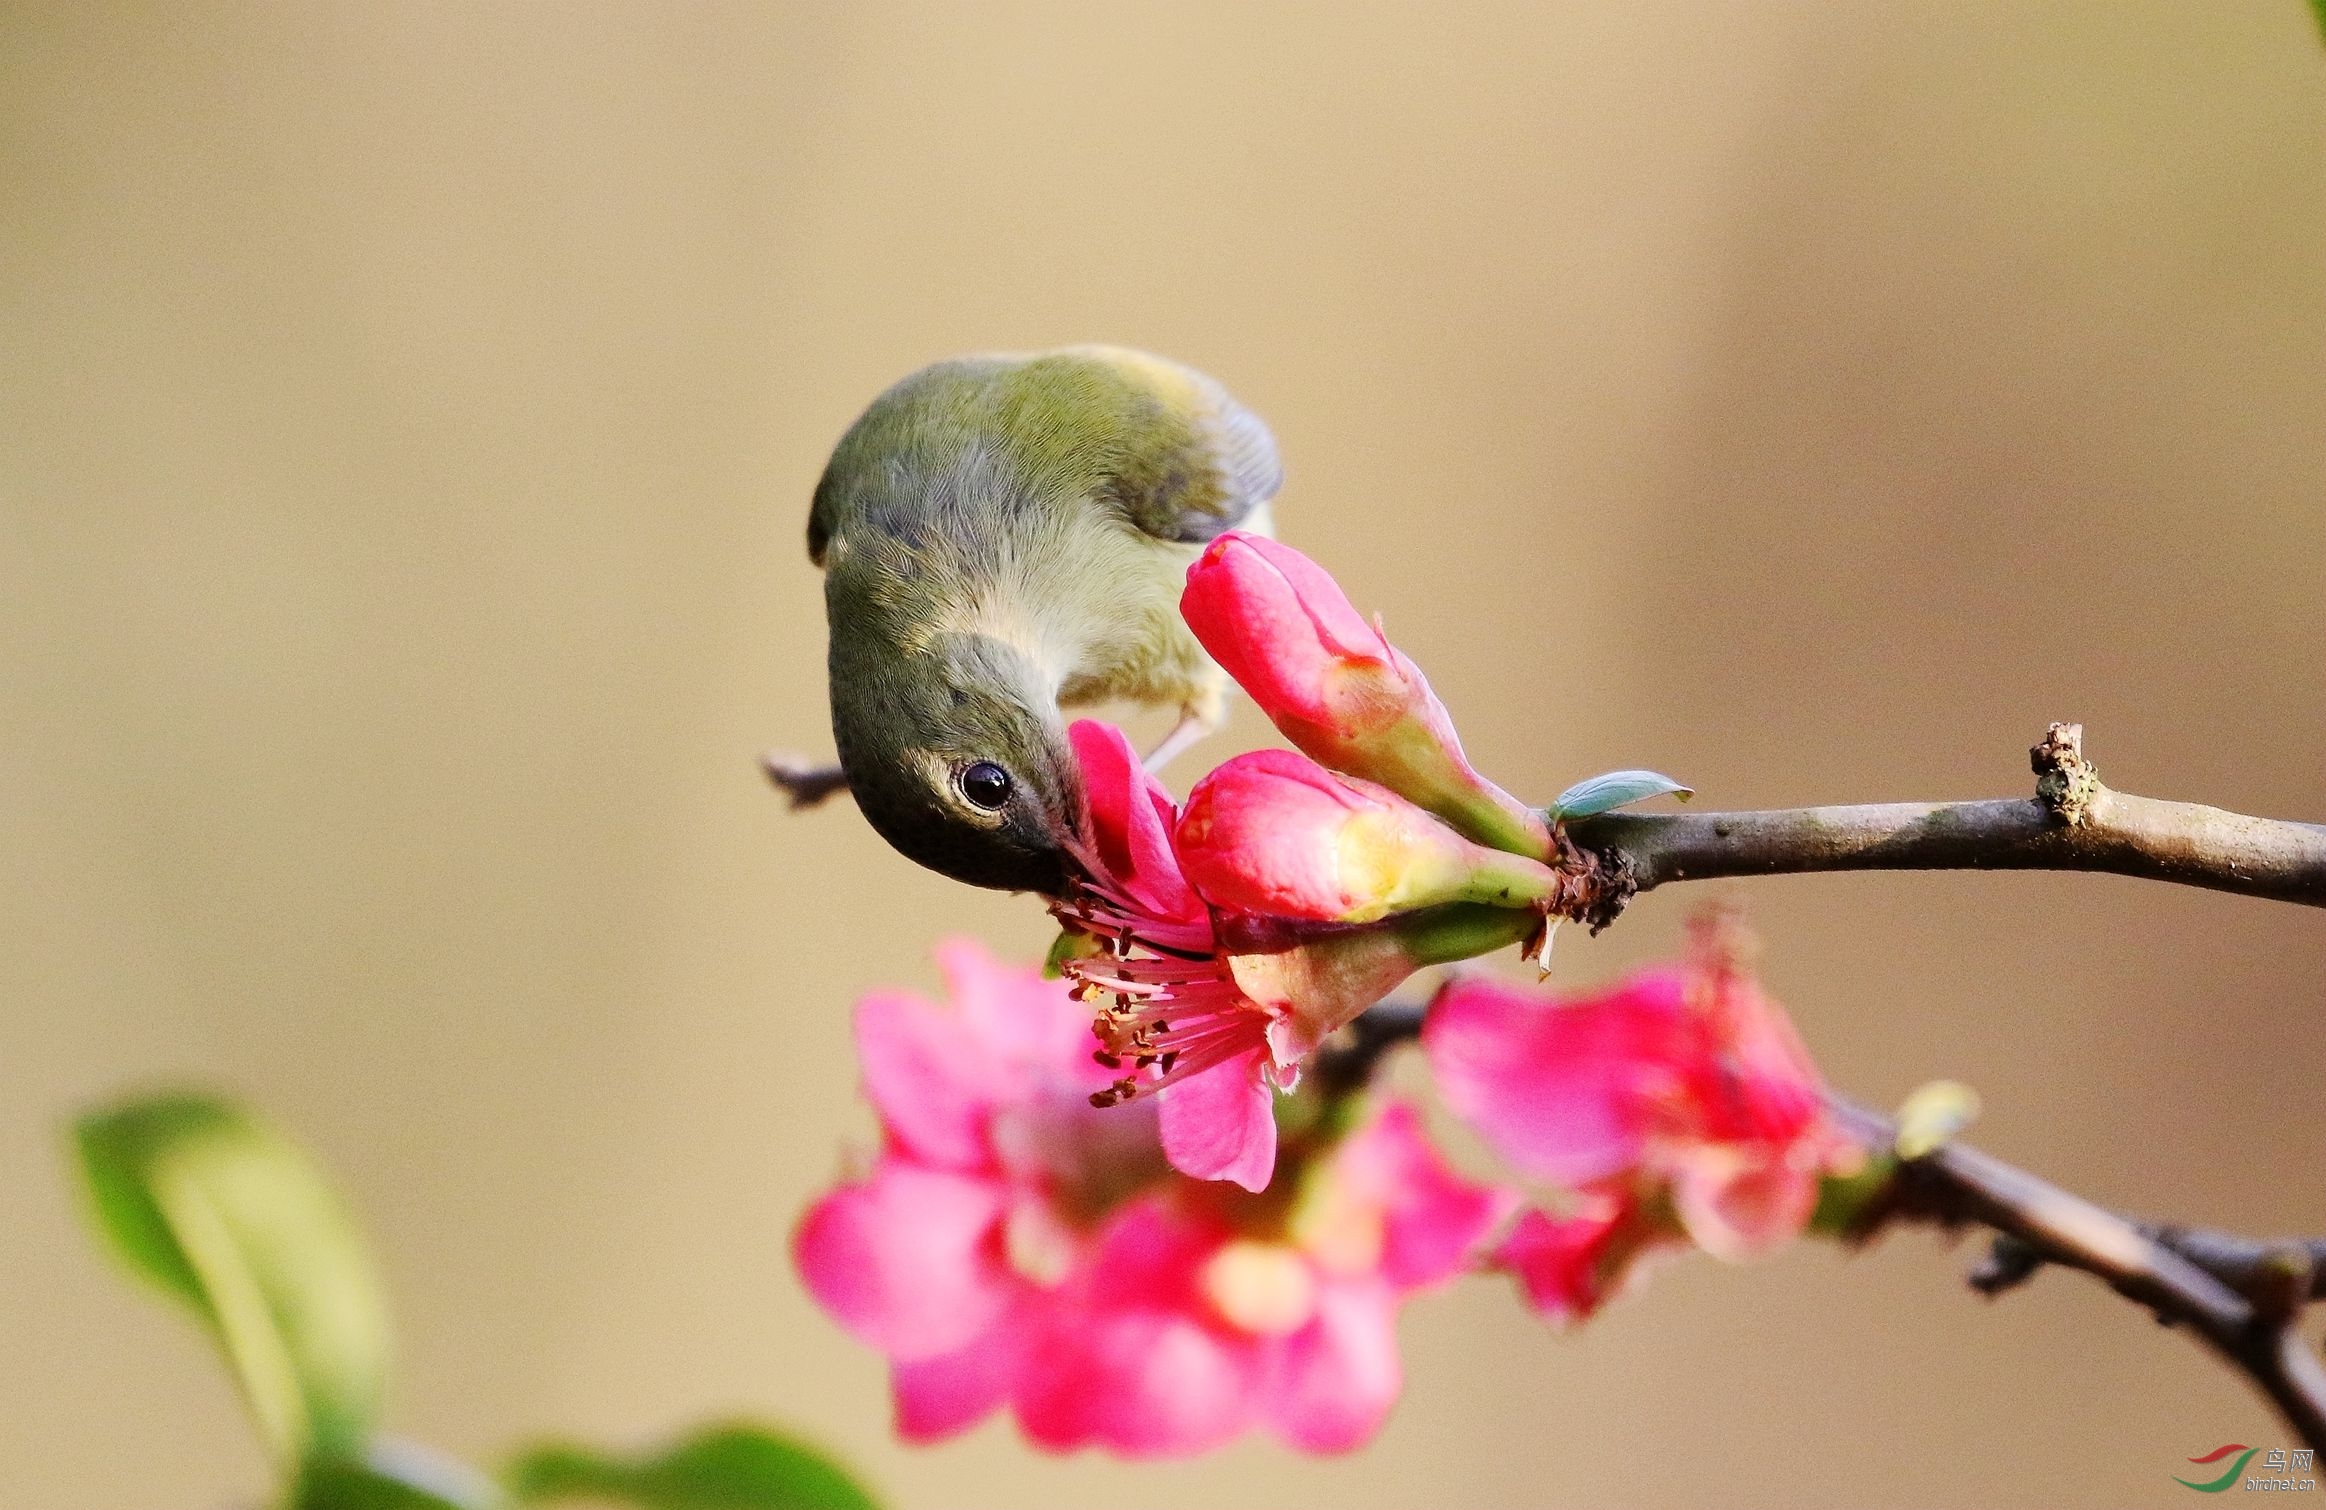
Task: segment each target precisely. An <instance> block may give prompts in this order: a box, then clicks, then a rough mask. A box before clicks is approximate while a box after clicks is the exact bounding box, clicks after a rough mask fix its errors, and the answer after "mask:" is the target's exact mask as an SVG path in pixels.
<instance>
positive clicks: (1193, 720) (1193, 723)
mask: <svg viewBox="0 0 2326 1510" xmlns="http://www.w3.org/2000/svg"><path fill="white" fill-rule="evenodd" d="M1219 726H1220V720H1219V715H1218V714H1216V713H1209V712H1205V711H1203V710H1201V709H1198V708H1188V709H1185V710H1184V711H1182V712H1181V713H1180V715H1179V722H1177V723H1175V724H1173V725H1172V726H1171V732H1170V733H1168V734H1166V735H1164V736H1163V739H1162V742H1161V743H1159V744H1157V745H1156V746H1155V748H1154V749H1152V750H1149V751H1148V752H1147V758H1146V760H1145V761H1144V762H1143V764H1144V765H1145V766H1146V768H1147V774H1148V775H1150V776H1153V775H1156V774H1158V773H1159V772H1161V771H1162V769H1163V768H1164V767H1165V766H1167V765H1169V764H1171V762H1172V761H1174V760H1176V759H1178V758H1179V757H1180V756H1181V755H1184V754H1186V753H1187V752H1188V751H1189V750H1190V749H1192V748H1193V747H1194V746H1196V745H1198V744H1200V743H1202V742H1203V740H1204V738H1205V737H1206V736H1207V735H1209V734H1210V733H1211V732H1212V731H1213V730H1214V729H1217V728H1218V727H1219Z"/></svg>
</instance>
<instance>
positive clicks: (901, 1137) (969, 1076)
mask: <svg viewBox="0 0 2326 1510" xmlns="http://www.w3.org/2000/svg"><path fill="white" fill-rule="evenodd" d="M856 1058H857V1062H858V1064H859V1066H860V1067H861V1069H862V1071H863V1074H864V1091H865V1094H866V1095H867V1096H869V1097H871V1098H872V1105H873V1108H874V1109H875V1110H876V1111H878V1112H879V1113H880V1125H881V1127H882V1128H883V1129H884V1130H885V1131H886V1132H887V1133H888V1135H889V1138H890V1139H891V1140H892V1141H893V1142H894V1143H895V1144H896V1145H897V1146H899V1147H901V1148H903V1149H905V1150H906V1151H908V1152H909V1153H911V1154H912V1155H913V1156H914V1157H915V1158H917V1159H919V1160H921V1161H922V1162H924V1163H928V1164H934V1165H939V1166H942V1167H946V1168H952V1169H961V1170H974V1169H977V1168H980V1167H982V1166H984V1165H985V1164H986V1163H987V1162H988V1161H989V1160H988V1155H987V1151H986V1144H985V1117H986V1112H987V1109H988V1107H989V1106H990V1104H991V1103H992V1101H993V1100H995V1099H999V1098H1001V1097H1005V1096H1007V1095H1008V1094H1009V1089H1010V1087H1009V1084H1008V1081H1007V1079H1006V1078H1005V1077H1004V1076H1003V1075H1002V1073H1001V1070H1000V1067H999V1065H998V1064H997V1062H996V1061H995V1059H994V1057H993V1056H992V1055H991V1054H990V1053H988V1052H987V1051H986V1050H985V1046H984V1044H983V1043H982V1042H979V1041H976V1040H974V1039H973V1038H972V1037H971V1035H970V1034H968V1033H966V1032H965V1031H963V1024H962V1021H961V1018H960V1017H959V1015H958V1014H956V1013H953V1012H949V1011H947V1010H945V1009H944V1008H943V1007H939V1006H937V1005H935V1004H934V1003H932V1002H927V1001H923V1000H922V999H921V998H919V997H918V996H914V995H911V994H909V993H907V992H903V991H875V992H872V993H871V994H869V995H867V996H865V997H864V998H863V999H862V1000H861V1001H859V1002H857V1004H856Z"/></svg>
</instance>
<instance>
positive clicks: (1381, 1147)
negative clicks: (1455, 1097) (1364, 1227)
mask: <svg viewBox="0 0 2326 1510" xmlns="http://www.w3.org/2000/svg"><path fill="white" fill-rule="evenodd" d="M1335 1173H1336V1175H1337V1176H1338V1177H1341V1178H1346V1179H1348V1180H1350V1181H1352V1182H1353V1183H1357V1184H1359V1185H1360V1186H1361V1187H1363V1188H1366V1189H1368V1190H1369V1192H1370V1193H1371V1195H1372V1198H1373V1199H1374V1200H1375V1201H1377V1202H1378V1203H1379V1205H1380V1208H1381V1213H1382V1247H1381V1276H1382V1278H1384V1279H1386V1280H1388V1281H1389V1283H1390V1284H1391V1285H1392V1286H1394V1287H1396V1288H1397V1289H1398V1290H1400V1291H1403V1290H1412V1289H1418V1288H1420V1287H1421V1286H1424V1285H1430V1284H1436V1283H1437V1282H1439V1281H1440V1280H1444V1279H1449V1278H1452V1277H1453V1276H1454V1275H1456V1274H1458V1273H1460V1272H1461V1271H1462V1270H1463V1269H1465V1268H1467V1267H1468V1266H1469V1264H1470V1261H1471V1259H1472V1258H1473V1256H1475V1255H1476V1254H1477V1252H1478V1250H1479V1248H1480V1247H1481V1245H1483V1244H1484V1243H1485V1241H1486V1239H1487V1238H1488V1237H1489V1236H1490V1235H1491V1234H1492V1233H1493V1231H1494V1229H1495V1228H1496V1227H1497V1226H1499V1225H1500V1224H1501V1223H1502V1221H1503V1219H1504V1218H1506V1217H1507V1216H1509V1215H1510V1213H1511V1212H1512V1211H1514V1210H1516V1209H1517V1207H1518V1201H1519V1197H1518V1193H1517V1192H1516V1191H1513V1190H1506V1189H1500V1188H1497V1187H1495V1186H1491V1185H1480V1184H1477V1183H1475V1182H1473V1181H1470V1180H1466V1179H1464V1178H1463V1177H1462V1176H1461V1175H1459V1174H1456V1173H1455V1172H1454V1170H1453V1169H1452V1168H1451V1167H1449V1166H1448V1165H1447V1163H1446V1161H1445V1160H1444V1159H1442V1158H1440V1157H1439V1156H1438V1151H1437V1149H1436V1148H1435V1147H1433V1146H1432V1145H1431V1143H1430V1141H1429V1135H1428V1134H1427V1133H1426V1132H1424V1131H1423V1130H1422V1125H1421V1117H1420V1115H1419V1114H1418V1113H1417V1112H1416V1111H1415V1110H1414V1108H1413V1107H1412V1106H1411V1105H1410V1104H1409V1103H1407V1102H1403V1101H1393V1102H1391V1103H1390V1104H1389V1105H1387V1106H1386V1107H1384V1108H1383V1109H1382V1111H1381V1113H1380V1115H1379V1116H1377V1117H1375V1118H1374V1119H1373V1121H1372V1122H1370V1123H1368V1124H1367V1125H1366V1126H1364V1127H1363V1128H1361V1129H1359V1130H1358V1131H1357V1132H1356V1133H1354V1134H1352V1135H1351V1136H1350V1137H1349V1139H1348V1141H1347V1142H1346V1143H1344V1144H1343V1145H1342V1146H1341V1152H1340V1162H1339V1163H1338V1164H1337V1165H1336V1166H1335Z"/></svg>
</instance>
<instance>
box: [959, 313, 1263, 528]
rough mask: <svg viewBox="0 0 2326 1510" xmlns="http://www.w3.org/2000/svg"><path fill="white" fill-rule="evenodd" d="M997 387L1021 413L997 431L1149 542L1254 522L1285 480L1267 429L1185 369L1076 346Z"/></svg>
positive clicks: (1038, 360)
mask: <svg viewBox="0 0 2326 1510" xmlns="http://www.w3.org/2000/svg"><path fill="white" fill-rule="evenodd" d="M1007 383H1008V387H1009V388H1010V389H1012V390H1014V395H1022V396H1023V397H1022V399H1021V400H1020V402H1022V404H1023V408H1022V409H1019V412H1017V413H1015V414H1010V415H1008V416H1007V418H1006V419H1005V426H1006V427H1007V428H1008V429H1010V430H1012V431H1015V432H1016V435H1017V437H1018V438H1019V440H1020V444H1021V445H1022V446H1023V447H1024V450H1025V452H1026V453H1030V459H1035V460H1036V462H1037V465H1040V464H1042V463H1045V462H1047V463H1053V464H1061V463H1062V465H1059V466H1058V470H1059V472H1060V473H1062V474H1068V475H1071V476H1072V477H1073V484H1072V485H1073V487H1074V491H1077V492H1082V493H1084V494H1085V495H1086V496H1089V497H1091V498H1093V499H1095V500H1097V501H1099V502H1100V503H1102V504H1105V505H1108V506H1111V507H1113V508H1116V509H1119V510H1120V511H1121V512H1122V514H1123V517H1124V518H1126V519H1128V520H1129V521H1130V522H1131V523H1132V524H1133V525H1135V526H1137V527H1138V528H1139V529H1140V530H1141V531H1142V532H1144V533H1146V534H1148V535H1152V536H1154V537H1155V538H1156V539H1158V540H1173V541H1181V542H1186V543H1189V544H1197V543H1201V542H1202V541H1206V540H1209V539H1211V538H1212V537H1213V536H1215V535H1218V534H1220V533H1222V532H1224V531H1226V530H1231V529H1234V528H1236V527H1237V526H1238V525H1240V524H1245V523H1247V522H1257V521H1254V520H1253V516H1254V514H1255V512H1256V511H1258V510H1259V509H1260V508H1261V506H1262V505H1263V504H1265V503H1267V502H1268V500H1269V499H1271V498H1273V497H1275V496H1276V490H1277V489H1278V488H1279V487H1280V486H1282V484H1283V482H1284V467H1283V463H1282V462H1280V461H1279V460H1278V459H1277V455H1276V438H1275V437H1274V436H1272V435H1270V434H1269V433H1268V427H1267V425H1265V424H1263V423H1262V422H1261V420H1260V417H1259V416H1258V415H1256V414H1254V413H1253V412H1252V411H1251V410H1249V409H1247V408H1245V407H1244V406H1243V405H1242V404H1239V403H1237V402H1236V401H1235V399H1234V398H1232V397H1230V396H1229V394H1228V391H1227V390H1226V389H1225V388H1223V387H1221V386H1220V385H1219V384H1218V383H1216V382H1214V381H1213V380H1212V379H1210V378H1208V377H1206V376H1204V375H1203V374H1202V373H1200V372H1197V371H1196V370H1195V369H1194V368H1192V367H1185V366H1182V365H1180V364H1179V363H1177V362H1172V361H1167V360H1165V359H1164V358H1162V357H1157V356H1149V355H1148V354H1147V353H1145V352H1141V351H1130V350H1127V349H1124V348H1121V347H1112V346H1076V347H1069V348H1067V349H1065V350H1063V351H1054V352H1048V353H1045V354H1043V355H1041V356H1038V357H1035V358H1033V359H1031V360H1030V361H1028V362H1027V363H1026V364H1025V365H1024V366H1023V367H1021V368H1019V369H1018V370H1017V372H1015V373H1013V374H1011V376H1010V378H1009V379H1008V380H1007ZM1003 403H1004V408H1005V411H1006V410H1008V409H1011V408H1016V407H1018V406H1017V405H1016V404H1013V403H1012V402H1011V400H1010V399H1009V398H1005V399H1004V401H1003ZM1059 480H1060V481H1064V480H1065V477H1064V476H1061V477H1060V479H1059ZM1262 517H1264V516H1262Z"/></svg>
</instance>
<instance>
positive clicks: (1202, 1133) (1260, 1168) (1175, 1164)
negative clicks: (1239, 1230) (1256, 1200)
mask: <svg viewBox="0 0 2326 1510" xmlns="http://www.w3.org/2000/svg"><path fill="white" fill-rule="evenodd" d="M1266 1061H1267V1051H1266V1050H1265V1049H1262V1048H1255V1049H1251V1050H1248V1051H1247V1052H1245V1053H1242V1054H1239V1055H1237V1056H1236V1057H1235V1058H1233V1059H1227V1060H1223V1061H1221V1062H1220V1063H1218V1064H1216V1065H1213V1066H1212V1067H1211V1068H1210V1069H1207V1070H1202V1071H1199V1072H1198V1073H1196V1074H1193V1075H1189V1076H1188V1077H1187V1078H1186V1079H1184V1080H1177V1081H1174V1082H1172V1083H1171V1084H1170V1085H1168V1086H1166V1087H1165V1088H1164V1089H1163V1091H1162V1092H1161V1099H1162V1119H1163V1156H1164V1157H1165V1158H1167V1159H1169V1160H1170V1161H1171V1167H1172V1168H1173V1169H1176V1170H1178V1171H1179V1172H1180V1173H1181V1174H1186V1175H1193V1176H1194V1177H1195V1178H1196V1179H1199V1180H1233V1181H1235V1182H1236V1183H1237V1184H1238V1185H1241V1186H1243V1187H1244V1188H1245V1189H1246V1190H1253V1191H1258V1190H1266V1189H1267V1188H1268V1180H1269V1177H1270V1176H1271V1175H1273V1174H1274V1173H1275V1170H1276V1114H1275V1105H1274V1092H1273V1091H1272V1090H1270V1088H1269V1086H1268V1083H1267V1081H1266V1080H1265V1079H1264V1078H1262V1075H1261V1070H1262V1067H1263V1066H1264V1065H1265V1063H1266Z"/></svg>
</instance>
